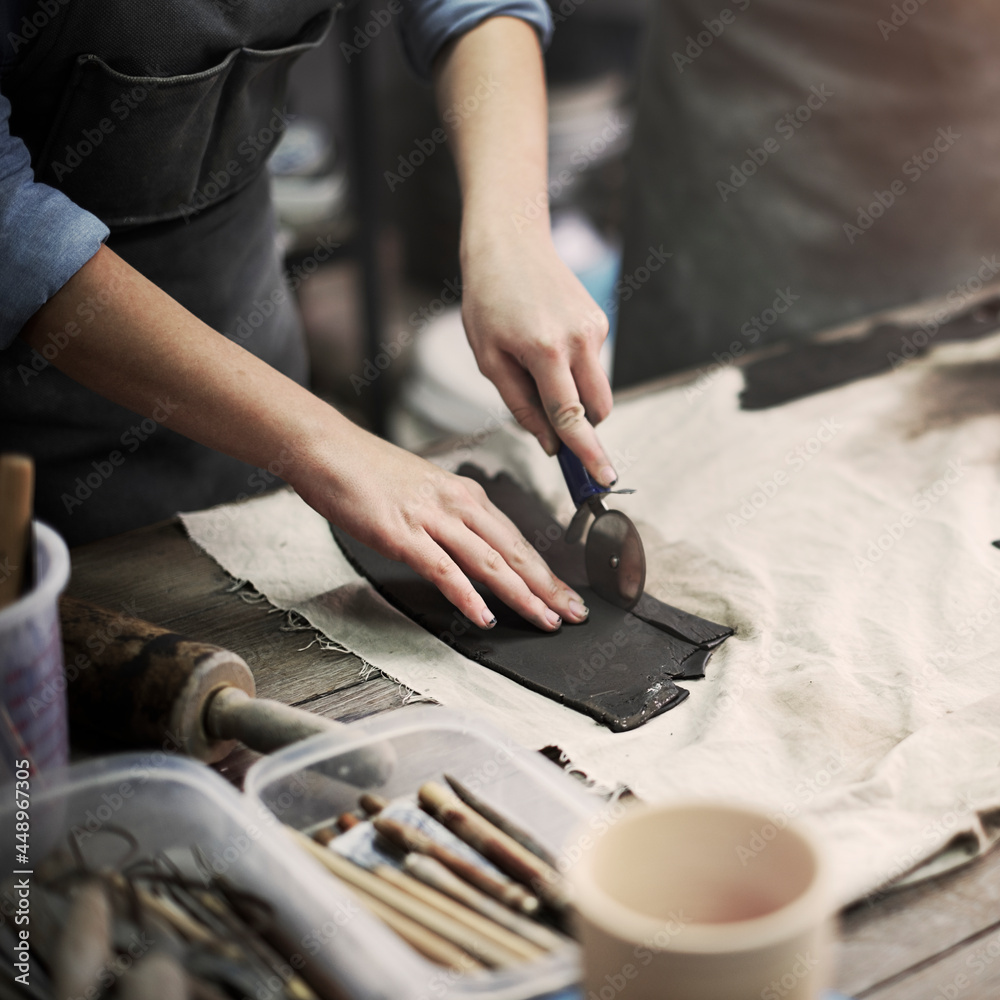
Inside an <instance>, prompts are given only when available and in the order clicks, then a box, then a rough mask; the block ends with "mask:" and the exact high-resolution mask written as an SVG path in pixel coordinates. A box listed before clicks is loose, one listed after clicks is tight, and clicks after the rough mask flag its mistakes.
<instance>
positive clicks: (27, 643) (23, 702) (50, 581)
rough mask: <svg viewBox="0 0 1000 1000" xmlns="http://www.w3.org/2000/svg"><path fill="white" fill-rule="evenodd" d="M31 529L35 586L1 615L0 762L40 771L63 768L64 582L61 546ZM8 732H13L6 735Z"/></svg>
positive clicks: (46, 532) (43, 529)
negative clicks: (22, 762) (28, 764)
mask: <svg viewBox="0 0 1000 1000" xmlns="http://www.w3.org/2000/svg"><path fill="white" fill-rule="evenodd" d="M34 527H35V533H34V534H35V586H34V587H32V589H31V590H30V591H28V593H26V594H24V595H23V596H22V597H21V598H20V599H19V600H17V601H15V602H14V603H13V604H11V605H8V606H7V607H6V608H4V609H3V610H2V611H0V699H2V701H3V706H4V709H5V711H6V716H7V717H6V718H0V747H3V750H4V762H5V764H6V763H9V762H11V761H13V760H19V759H23V757H24V751H25V750H26V751H27V753H28V754H29V755H30V759H31V761H32V762H33V764H34V766H35V767H36V768H37V769H38V770H39V771H48V770H51V769H52V768H54V767H60V766H62V765H64V764H65V763H66V760H67V756H68V750H69V738H68V731H67V725H66V677H65V674H64V672H63V652H62V638H61V636H60V632H59V595H60V594H61V593H62V591H63V590H64V588H65V587H66V582H67V581H68V580H69V551H68V549H67V548H66V543H65V542H64V541H63V540H62V538H60V537H59V535H58V534H56V532H55V531H53V530H52V529H51V528H50V527H49V526H48V525H45V524H42V523H40V522H38V521H36V522H35V524H34ZM12 727H13V731H11V729H12Z"/></svg>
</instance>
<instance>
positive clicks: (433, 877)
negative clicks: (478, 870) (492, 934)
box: [403, 852, 570, 951]
mask: <svg viewBox="0 0 1000 1000" xmlns="http://www.w3.org/2000/svg"><path fill="white" fill-rule="evenodd" d="M403 868H404V869H405V870H406V871H407V872H408V873H409V874H410V875H412V876H413V877H414V878H417V879H419V880H420V881H421V882H423V883H425V884H426V885H429V886H431V887H432V888H434V889H437V890H439V891H440V892H443V893H445V894H447V895H449V896H451V897H452V899H457V900H458V901H459V902H460V903H464V904H465V905H466V906H468V907H469V908H470V909H472V910H475V911H476V912H477V913H481V914H482V915H483V916H484V917H488V918H489V919H490V920H492V921H494V922H495V923H498V924H500V926H501V927H506V928H507V929H508V930H510V931H513V932H514V933H515V934H519V935H520V936H521V937H523V938H525V939H526V940H528V941H531V942H532V944H536V945H538V947H539V948H542V949H544V950H545V951H555V950H556V949H557V948H563V947H565V946H566V945H567V944H569V943H570V940H569V938H566V937H563V936H562V935H560V934H557V933H556V932H555V931H553V930H550V929H549V928H548V927H546V926H544V925H543V924H539V923H536V922H535V921H534V920H532V919H530V918H529V917H526V916H524V915H523V914H521V913H517V912H515V911H514V910H512V909H510V908H509V907H507V906H504V904H503V903H501V902H499V901H498V900H496V899H494V898H493V897H492V896H487V895H486V893H485V892H480V891H479V890H478V889H476V888H474V887H473V886H471V885H469V883H468V882H465V881H463V880H462V879H460V878H459V877H458V876H457V875H455V874H454V873H453V872H450V871H449V870H448V869H447V868H445V866H444V865H443V864H441V863H440V862H439V861H435V860H434V858H431V857H428V856H427V855H425V854H417V853H416V852H411V853H409V854H407V855H406V857H404V858H403Z"/></svg>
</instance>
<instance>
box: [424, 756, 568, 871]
mask: <svg viewBox="0 0 1000 1000" xmlns="http://www.w3.org/2000/svg"><path fill="white" fill-rule="evenodd" d="M444 780H445V781H447V782H448V784H449V785H450V786H451V790H452V791H453V792H454V793H455V794H456V795H457V796H458V797H459V798H460V799H461V800H462V801H463V802H464V803H465V804H466V805H467V806H468V807H469V808H470V809H475V811H476V812H477V813H479V815H480V816H482V817H483V819H485V820H487V821H488V822H490V823H492V824H493V825H494V826H495V827H496V828H497V829H498V830H502V831H503V832H504V833H506V834H507V836H508V837H510V838H511V839H512V840H516V841H517V842H518V843H519V844H520V845H521V846H522V847H523V848H524V849H525V850H527V851H531V853H532V854H534V855H535V857H536V858H541V859H542V861H544V862H545V863H546V864H547V865H550V866H551V867H553V868H554V867H555V864H556V862H555V858H553V857H552V855H551V854H550V853H549V852H548V851H547V850H545V848H544V847H542V845H541V844H539V843H538V841H536V840H535V839H534V837H532V836H531V834H529V833H528V832H527V831H526V830H522V829H521V827H519V826H518V825H517V824H516V823H514V822H513V821H512V820H510V819H508V818H507V817H506V816H504V815H503V813H500V812H498V811H497V810H496V809H494V808H493V807H492V806H490V805H487V804H486V803H485V802H483V800H482V799H481V798H479V796H477V795H475V794H474V793H473V792H472V790H471V789H469V788H466V786H465V785H463V784H462V783H461V782H460V781H459V780H458V779H457V778H453V777H452V776H451V775H450V774H446V775H445V776H444Z"/></svg>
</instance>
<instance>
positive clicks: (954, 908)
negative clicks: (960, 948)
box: [837, 850, 1000, 1000]
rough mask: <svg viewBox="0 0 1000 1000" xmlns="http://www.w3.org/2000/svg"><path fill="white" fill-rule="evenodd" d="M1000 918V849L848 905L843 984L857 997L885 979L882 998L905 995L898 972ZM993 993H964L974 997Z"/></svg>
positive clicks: (844, 926)
mask: <svg viewBox="0 0 1000 1000" xmlns="http://www.w3.org/2000/svg"><path fill="white" fill-rule="evenodd" d="M998 919H1000V850H993V851H990V852H989V853H988V854H986V855H984V856H983V857H980V858H977V859H976V860H975V861H972V862H970V863H969V864H968V865H964V866H963V867H961V868H959V869H956V870H954V871H951V872H947V873H945V874H943V875H939V876H937V877H936V878H933V879H930V880H928V881H927V882H923V883H920V884H919V885H915V886H912V887H910V888H907V889H900V890H897V891H894V892H890V893H886V894H884V895H882V896H881V897H879V898H876V899H875V900H874V901H873V902H872V903H871V904H867V903H861V904H859V905H857V906H854V907H852V908H851V909H850V910H848V911H847V912H846V913H845V914H844V916H843V918H842V921H841V947H840V955H839V962H838V970H837V986H838V989H841V990H843V991H844V992H845V993H848V994H851V995H854V996H857V995H858V994H862V993H864V994H865V995H866V996H867V993H865V991H866V990H870V989H872V988H873V987H875V986H877V985H878V984H880V983H885V984H886V985H885V987H884V988H880V989H878V990H877V991H875V992H873V993H872V995H873V996H877V997H878V998H879V1000H890V998H892V1000H896V998H897V997H898V998H899V1000H902V998H903V997H905V996H907V995H908V994H907V993H906V992H905V991H902V990H901V989H899V988H898V985H897V984H896V977H897V976H899V975H900V973H902V972H903V971H904V970H907V969H910V968H912V967H913V966H914V965H916V964H917V963H920V962H922V961H925V960H928V959H929V958H931V957H933V956H936V955H939V954H944V953H946V952H948V951H949V950H950V949H952V948H954V947H955V946H957V945H959V944H961V943H962V942H963V941H967V940H969V939H970V938H972V937H973V936H974V935H977V934H981V933H983V932H984V930H985V929H987V928H989V927H991V926H994V925H995V923H996V921H997V920H998ZM980 995H981V996H983V997H987V996H991V997H996V996H1000V991H998V992H997V993H994V994H988V993H983V994H979V993H976V992H971V993H970V992H965V993H963V996H964V997H966V998H968V1000H972V998H973V997H977V996H980Z"/></svg>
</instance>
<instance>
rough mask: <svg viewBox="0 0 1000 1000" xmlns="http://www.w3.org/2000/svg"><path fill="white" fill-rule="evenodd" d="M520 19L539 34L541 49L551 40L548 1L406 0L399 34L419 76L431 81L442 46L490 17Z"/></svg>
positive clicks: (550, 15)
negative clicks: (432, 65)
mask: <svg viewBox="0 0 1000 1000" xmlns="http://www.w3.org/2000/svg"><path fill="white" fill-rule="evenodd" d="M501 15H502V16H504V17H519V18H521V20H522V21H527V22H528V24H530V25H532V26H533V27H534V28H535V30H536V31H537V32H538V35H539V37H540V38H541V41H542V46H543V47H544V46H547V45H548V44H549V41H550V40H551V38H552V12H551V11H550V10H549V5H548V4H547V3H545V0H404V2H403V12H402V13H401V14H400V31H401V33H402V36H403V48H404V49H405V50H406V57H407V58H408V59H409V61H410V65H411V66H412V67H413V68H414V70H416V72H417V74H418V75H419V76H421V77H423V78H424V79H425V80H426V79H429V78H430V75H431V63H433V61H434V57H435V56H436V55H437V54H438V51H439V50H440V48H441V46H442V45H444V44H445V42H448V41H450V40H451V39H452V38H455V37H456V36H458V35H463V34H465V32H467V31H470V30H471V29H472V28H474V27H476V25H477V24H479V23H481V22H482V21H485V20H486V19H487V18H488V17H498V16H501Z"/></svg>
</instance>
